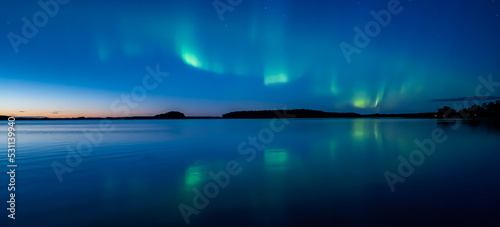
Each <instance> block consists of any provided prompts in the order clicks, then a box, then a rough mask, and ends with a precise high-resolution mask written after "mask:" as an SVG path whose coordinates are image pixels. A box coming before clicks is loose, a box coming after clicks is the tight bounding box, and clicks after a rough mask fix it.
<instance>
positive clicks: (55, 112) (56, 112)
mask: <svg viewBox="0 0 500 227" xmlns="http://www.w3.org/2000/svg"><path fill="white" fill-rule="evenodd" d="M61 112H63V111H54V112H52V114H59V113H61Z"/></svg>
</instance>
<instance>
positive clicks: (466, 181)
mask: <svg viewBox="0 0 500 227" xmlns="http://www.w3.org/2000/svg"><path fill="white" fill-rule="evenodd" d="M103 123H105V124H104V125H100V124H103ZM15 127H16V149H17V150H16V164H17V165H18V167H17V169H16V191H15V193H16V220H14V221H13V220H10V219H7V214H8V212H9V211H8V210H6V208H7V206H8V204H7V203H6V202H5V201H7V200H8V199H9V193H10V192H8V190H7V184H8V183H9V175H7V174H6V173H5V172H6V171H8V169H7V167H6V165H7V164H8V159H7V128H8V125H7V121H1V125H0V138H3V139H1V140H0V141H3V142H1V143H0V149H1V152H0V154H1V156H0V164H1V166H2V167H1V168H2V169H3V170H4V173H3V174H1V175H0V184H1V185H3V186H2V187H1V190H0V196H1V199H0V200H1V201H4V202H2V204H3V205H2V207H3V208H2V209H1V210H2V212H1V213H2V215H3V217H2V218H0V222H1V223H0V226H185V225H186V220H188V221H189V226H218V227H220V226H424V225H426V226H444V225H447V224H451V223H461V224H462V225H470V226H479V225H485V224H487V223H497V224H499V223H500V218H499V217H500V215H499V214H500V194H499V192H500V182H499V180H500V165H499V164H500V149H499V147H500V146H499V145H500V134H499V133H500V130H498V129H495V128H489V127H484V126H477V125H476V126H472V125H469V124H460V125H456V124H455V123H454V122H451V123H443V122H440V121H437V120H421V119H415V120H412V119H289V120H285V121H281V120H277V121H271V120H270V119H259V120H222V119H221V120H215V119H210V120H201V119H200V120H112V121H109V122H101V121H100V120H80V121H71V120H59V121H16V125H15ZM433 136H434V137H435V139H438V141H437V140H433ZM416 140H418V141H419V142H420V145H421V146H419V145H418V142H417V143H416V142H415V141H416ZM422 144H423V145H422ZM423 150H426V151H423ZM414 151H415V152H414ZM412 152H413V155H412V154H411V153H412ZM78 154H79V155H78ZM417 154H420V155H417ZM401 158H402V159H404V161H401ZM412 163H413V164H412ZM402 165H403V166H402ZM54 166H56V167H57V168H56V171H55V169H54ZM401 166H402V167H401ZM388 172H390V173H392V174H390V176H392V177H390V181H388V180H387V179H386V176H387V173H388ZM400 172H402V174H401V173H400ZM58 173H59V176H58ZM384 174H386V175H384ZM403 175H405V176H403ZM403 181H404V182H403ZM391 182H392V186H393V187H394V188H393V189H394V191H392V190H391ZM181 211H182V212H181Z"/></svg>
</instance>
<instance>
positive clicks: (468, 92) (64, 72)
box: [0, 0, 500, 117]
mask: <svg viewBox="0 0 500 227" xmlns="http://www.w3.org/2000/svg"><path fill="white" fill-rule="evenodd" d="M391 1H395V0H391ZM41 2H44V3H45V2H49V1H47V0H42V1H41ZM54 2H55V1H54ZM61 2H62V1H61ZM220 2H222V3H224V4H223V5H226V6H228V7H230V9H229V8H228V9H229V10H227V11H225V12H224V14H223V17H220V13H219V14H218V13H217V9H215V8H214V4H213V3H214V2H213V1H201V0H189V1H170V0H168V1H120V2H118V1H95V0H91V1H77V0H72V1H68V2H67V3H66V4H59V5H58V11H57V13H55V14H54V16H52V15H50V17H48V21H47V24H46V25H44V26H43V27H39V28H38V32H37V33H36V35H35V36H34V37H32V38H30V39H29V41H28V42H26V43H22V44H20V45H19V46H18V52H17V53H16V51H15V48H13V46H12V45H11V40H9V35H8V34H9V33H15V34H18V35H22V28H23V24H24V21H23V19H22V18H23V17H26V18H28V20H31V21H32V19H33V15H34V14H36V12H38V11H40V10H43V8H42V7H41V6H40V5H39V4H38V1H33V0H30V1H22V2H17V1H2V2H1V3H0V15H1V17H0V24H2V26H1V27H0V31H1V34H4V38H3V39H2V41H1V42H0V44H1V47H2V51H1V52H0V69H1V70H0V105H1V110H0V115H14V116H47V117H75V116H112V115H113V112H112V111H111V110H110V105H111V103H112V102H113V100H115V99H117V98H119V97H120V96H121V95H122V94H124V93H128V92H130V90H131V89H132V88H134V87H135V86H137V85H138V84H141V80H142V79H143V77H144V75H145V74H146V73H147V72H146V71H145V70H144V69H145V67H146V66H149V65H150V66H156V65H160V67H161V69H162V71H166V72H169V77H168V78H167V79H165V81H164V82H162V83H161V84H160V85H159V86H158V87H157V88H156V89H154V90H151V91H148V93H147V99H145V100H144V101H142V102H140V103H139V105H138V107H136V108H134V109H133V110H132V111H131V113H130V114H131V115H154V114H158V113H162V112H165V111H170V110H177V111H181V112H184V113H186V114H187V115H192V116H207V115H211V116H220V115H221V114H223V113H225V112H229V111H236V110H256V109H274V108H281V107H282V106H286V107H287V108H308V109H320V110H325V111H335V112H343V111H354V112H359V113H375V112H379V113H401V112H425V111H435V110H436V109H437V108H438V107H441V106H443V105H445V104H448V103H446V102H433V101H431V100H433V99H451V98H455V97H469V96H474V95H475V89H476V87H477V86H478V85H479V84H480V82H479V81H478V79H477V78H478V76H480V75H483V76H487V75H489V74H492V75H493V78H494V80H495V81H500V62H499V61H500V58H499V57H498V54H499V53H500V45H499V43H498V40H500V32H499V28H500V17H499V14H500V6H499V4H498V3H497V2H495V1H494V0H484V1H465V0H461V1H430V0H423V1H418V0H401V1H399V3H400V6H401V7H403V8H402V11H401V12H400V13H399V14H395V15H392V17H391V21H390V23H389V24H387V26H382V27H381V30H380V33H379V34H378V35H377V36H376V37H373V38H371V41H370V43H369V45H367V46H366V47H365V48H362V49H361V51H360V52H359V53H357V54H353V55H352V59H351V62H350V63H348V62H347V61H346V58H345V56H344V55H343V53H342V51H341V49H340V48H339V44H341V43H342V42H345V43H350V44H351V45H353V37H355V35H356V32H355V30H354V29H353V28H355V27H356V26H357V27H360V28H364V26H365V25H366V24H367V23H369V22H370V21H374V20H375V19H374V18H373V15H372V14H371V13H370V11H375V12H379V11H380V10H384V9H387V5H388V2H390V1H389V0H384V1H353V0H339V1H326V0H318V1H306V0H288V1H286V0H268V1H264V0H262V1H245V0H243V1H241V3H240V4H233V6H231V3H235V2H238V1H235V0H231V1H224V0H221V1H220ZM238 3H239V2H238ZM219 6H220V5H219ZM221 19H223V20H221ZM483 93H484V92H483ZM499 94H500V92H499V91H498V89H497V90H496V91H494V92H491V95H492V96H499Z"/></svg>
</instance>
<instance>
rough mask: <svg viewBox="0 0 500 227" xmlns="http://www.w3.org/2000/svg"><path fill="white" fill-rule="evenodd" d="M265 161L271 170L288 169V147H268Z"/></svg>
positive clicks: (265, 152)
mask: <svg viewBox="0 0 500 227" xmlns="http://www.w3.org/2000/svg"><path fill="white" fill-rule="evenodd" d="M264 161H265V162H266V166H267V168H268V169H269V170H279V171H282V170H286V169H287V164H288V161H289V154H288V150H287V149H266V150H265V151H264Z"/></svg>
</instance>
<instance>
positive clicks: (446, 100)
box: [431, 96, 500, 102]
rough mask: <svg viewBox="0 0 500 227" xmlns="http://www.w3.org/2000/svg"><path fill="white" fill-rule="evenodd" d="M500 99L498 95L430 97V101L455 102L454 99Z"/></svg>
mask: <svg viewBox="0 0 500 227" xmlns="http://www.w3.org/2000/svg"><path fill="white" fill-rule="evenodd" d="M494 99H500V97H498V96H472V97H457V98H447V99H431V101H432V102H455V101H472V100H478V101H485V100H494Z"/></svg>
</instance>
